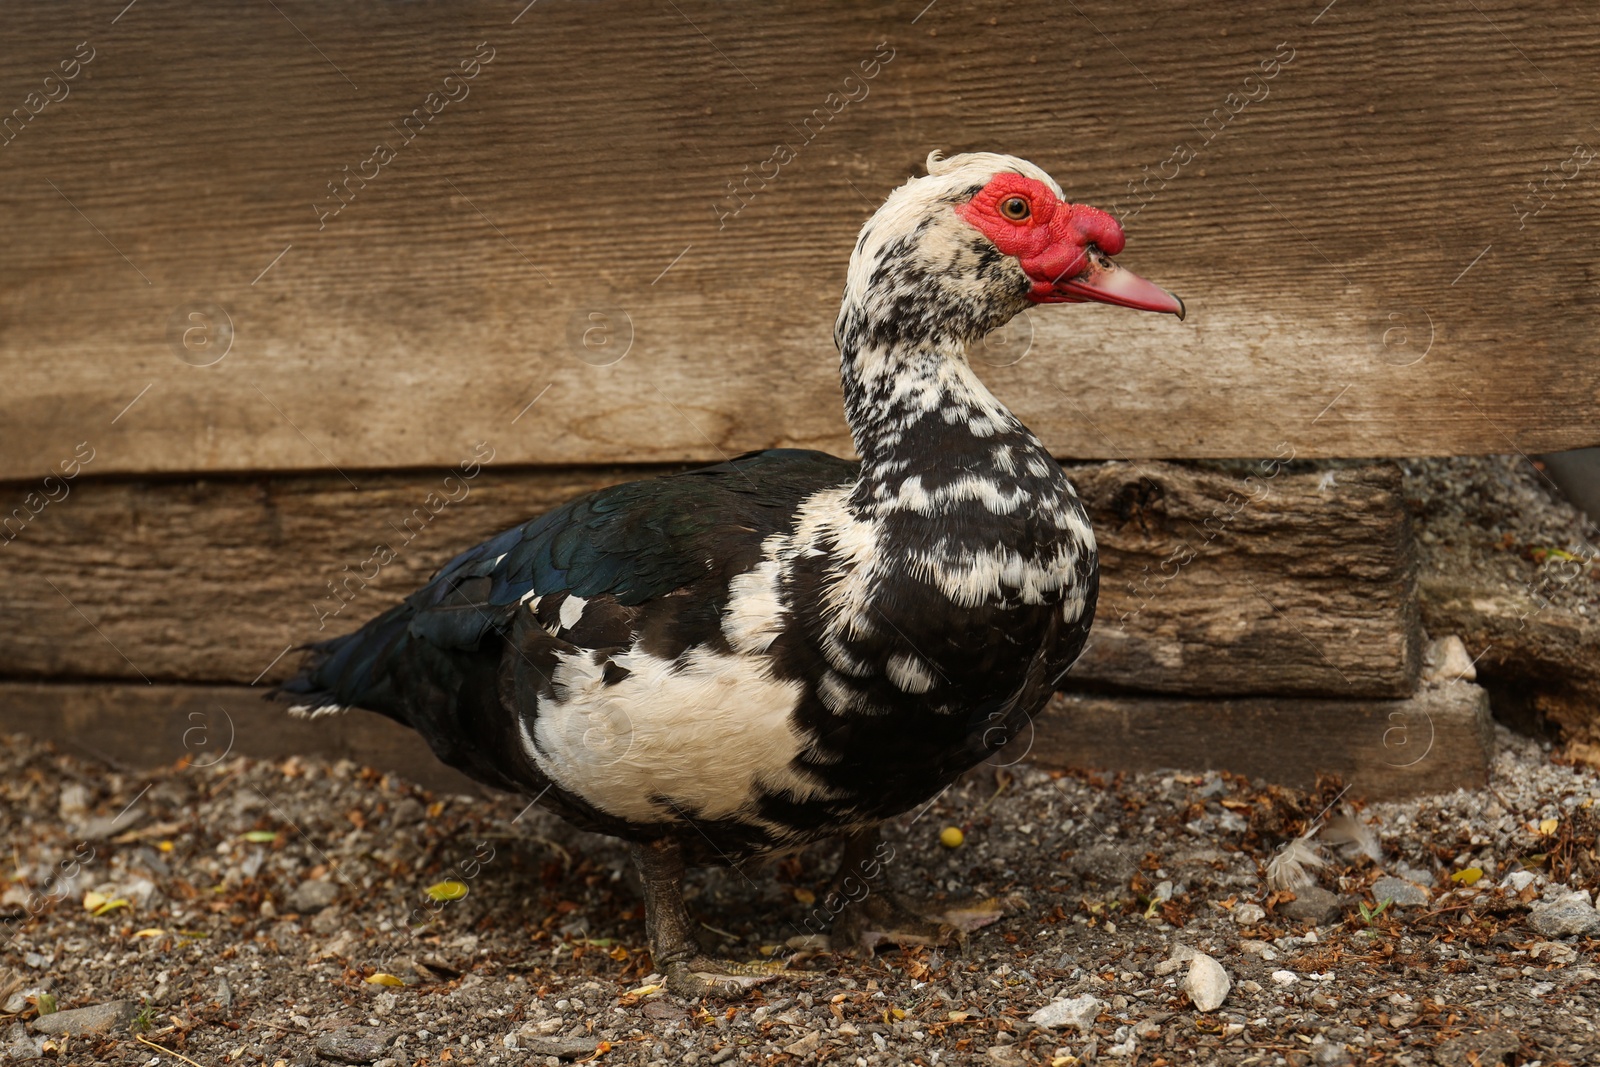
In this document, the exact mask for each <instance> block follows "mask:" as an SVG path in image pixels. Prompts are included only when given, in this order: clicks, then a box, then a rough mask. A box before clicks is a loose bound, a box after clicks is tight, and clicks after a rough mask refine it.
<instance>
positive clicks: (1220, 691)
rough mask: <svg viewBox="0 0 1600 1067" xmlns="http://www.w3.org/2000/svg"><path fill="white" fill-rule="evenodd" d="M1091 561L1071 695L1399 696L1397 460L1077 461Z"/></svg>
mask: <svg viewBox="0 0 1600 1067" xmlns="http://www.w3.org/2000/svg"><path fill="white" fill-rule="evenodd" d="M1072 477H1073V480H1074V481H1075V482H1076V483H1077V485H1078V490H1079V492H1080V493H1081V494H1082V496H1083V498H1084V500H1085V502H1086V503H1087V504H1088V505H1089V509H1090V513H1091V515H1092V516H1093V519H1094V526H1095V538H1096V540H1097V542H1098V543H1099V545H1100V553H1101V587H1100V607H1099V610H1098V611H1097V612H1096V615H1095V625H1094V630H1093V632H1092V633H1091V634H1090V637H1089V645H1088V647H1087V648H1086V649H1085V650H1084V654H1083V658H1082V659H1080V660H1079V661H1078V663H1077V664H1076V665H1075V666H1074V667H1073V668H1072V673H1071V675H1069V676H1068V677H1069V684H1070V685H1071V686H1072V687H1074V688H1077V687H1083V686H1087V687H1100V688H1103V687H1106V686H1115V687H1121V688H1128V689H1137V690H1145V691H1153V692H1165V693H1185V694H1212V695H1219V696H1231V695H1246V694H1252V693H1257V694H1268V693H1272V694H1280V695H1287V694H1300V695H1307V696H1311V695H1325V696H1337V697H1342V698H1352V697H1379V696H1387V697H1401V696H1405V695H1407V694H1408V693H1410V692H1411V691H1412V689H1413V688H1415V686H1416V680H1417V670H1418V664H1419V660H1420V652H1421V646H1420V638H1421V632H1422V631H1421V626H1420V624H1419V622H1418V614H1417V606H1416V605H1417V558H1416V553H1415V551H1414V544H1413V541H1412V533H1411V520H1410V517H1409V515H1408V514H1407V513H1406V509H1405V505H1404V502H1403V500H1402V499H1401V478H1400V473H1399V471H1398V470H1397V469H1396V468H1395V467H1393V466H1365V467H1354V468H1348V469H1341V470H1326V471H1320V472H1311V473H1303V474H1293V473H1289V469H1288V468H1287V467H1285V466H1284V465H1282V464H1277V463H1272V462H1261V463H1257V464H1253V465H1251V466H1249V467H1244V468H1240V469H1238V470H1235V471H1232V472H1229V473H1224V472H1222V471H1211V470H1197V469H1194V468H1193V467H1188V466H1178V465H1175V464H1170V463H1132V464H1126V463H1107V464H1100V465H1094V466H1081V467H1075V468H1074V469H1073V470H1072Z"/></svg>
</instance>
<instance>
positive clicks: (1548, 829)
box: [1539, 819, 1561, 837]
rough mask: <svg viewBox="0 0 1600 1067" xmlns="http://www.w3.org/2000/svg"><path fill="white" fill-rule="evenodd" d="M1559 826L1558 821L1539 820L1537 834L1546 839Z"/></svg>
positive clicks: (1559, 822) (1559, 821)
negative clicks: (1542, 835)
mask: <svg viewBox="0 0 1600 1067" xmlns="http://www.w3.org/2000/svg"><path fill="white" fill-rule="evenodd" d="M1560 825H1561V820H1560V819H1541V820H1540V821H1539V832H1540V833H1541V834H1544V835H1545V836H1546V837H1549V836H1550V835H1551V834H1553V833H1555V832H1556V828H1557V827H1559V826H1560Z"/></svg>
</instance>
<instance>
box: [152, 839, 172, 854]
mask: <svg viewBox="0 0 1600 1067" xmlns="http://www.w3.org/2000/svg"><path fill="white" fill-rule="evenodd" d="M156 848H159V849H160V850H161V851H162V852H171V851H172V842H171V841H163V842H161V844H159V845H157V846H156Z"/></svg>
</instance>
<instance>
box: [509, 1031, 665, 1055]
mask: <svg viewBox="0 0 1600 1067" xmlns="http://www.w3.org/2000/svg"><path fill="white" fill-rule="evenodd" d="M598 1044H599V1042H598V1041H597V1040H596V1039H595V1038H592V1037H587V1036H584V1037H578V1036H568V1037H555V1036H550V1037H546V1036H545V1035H543V1034H518V1035H517V1047H518V1048H519V1049H521V1050H522V1051H524V1052H531V1053H533V1054H534V1055H535V1056H554V1057H555V1058H556V1059H560V1060H575V1059H577V1058H578V1057H580V1056H588V1055H591V1054H592V1053H593V1052H594V1050H595V1048H596V1046H597V1045H598ZM685 1062H687V1061H685Z"/></svg>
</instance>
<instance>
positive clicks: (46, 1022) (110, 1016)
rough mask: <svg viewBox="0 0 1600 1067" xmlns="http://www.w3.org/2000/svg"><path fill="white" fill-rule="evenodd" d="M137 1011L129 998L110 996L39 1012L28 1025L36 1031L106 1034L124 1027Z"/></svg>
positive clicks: (41, 1032)
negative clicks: (83, 1004)
mask: <svg viewBox="0 0 1600 1067" xmlns="http://www.w3.org/2000/svg"><path fill="white" fill-rule="evenodd" d="M137 1014H139V1006H138V1005H137V1004H135V1003H134V1002H133V1001H131V1000H110V1001H107V1002H106V1003H104V1004H95V1005H93V1006H92V1007H88V1008H72V1009H69V1010H68V1011H56V1012H51V1013H50V1014H49V1015H41V1016H39V1017H38V1018H37V1019H35V1020H33V1021H32V1022H31V1023H29V1024H28V1025H29V1026H30V1027H32V1028H33V1032H34V1033H36V1034H109V1033H111V1032H112V1031H113V1030H118V1029H122V1028H124V1027H126V1026H127V1025H128V1024H129V1023H130V1022H132V1021H133V1017H134V1016H135V1015H137Z"/></svg>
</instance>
